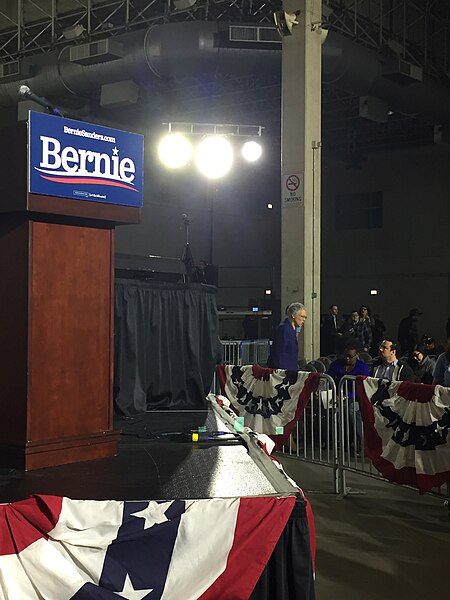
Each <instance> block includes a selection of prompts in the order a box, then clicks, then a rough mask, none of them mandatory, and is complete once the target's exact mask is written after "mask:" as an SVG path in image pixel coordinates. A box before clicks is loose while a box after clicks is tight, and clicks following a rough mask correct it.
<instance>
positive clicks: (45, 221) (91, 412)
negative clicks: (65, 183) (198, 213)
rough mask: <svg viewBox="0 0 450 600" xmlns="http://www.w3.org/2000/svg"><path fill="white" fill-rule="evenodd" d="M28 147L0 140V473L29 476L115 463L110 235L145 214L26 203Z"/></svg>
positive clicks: (18, 139)
mask: <svg viewBox="0 0 450 600" xmlns="http://www.w3.org/2000/svg"><path fill="white" fill-rule="evenodd" d="M51 118H52V119H54V118H57V117H51ZM27 140H28V137H27V124H21V125H17V126H15V127H12V128H10V129H9V130H8V131H6V130H3V131H2V132H1V141H0V144H1V149H0V175H1V177H0V280H1V282H2V291H1V294H0V342H1V346H0V353H1V354H0V356H1V359H0V374H1V381H2V386H1V387H2V390H1V393H0V414H1V419H0V466H3V467H14V468H19V469H24V470H32V469H38V468H41V467H48V466H54V465H60V464H66V463H71V462H78V461H85V460H92V459H96V458H103V457H108V456H113V455H114V454H116V453H117V443H118V437H119V433H118V432H116V431H114V430H113V402H112V381H113V286H114V228H115V226H116V224H125V223H139V222H140V218H141V209H140V208H137V207H134V206H120V205H117V204H107V203H101V202H89V201H86V200H78V199H72V198H62V197H54V196H45V195H39V194H32V193H30V192H29V191H28V176H29V173H28V170H29V169H28V166H27V164H28V160H27V152H28V149H27Z"/></svg>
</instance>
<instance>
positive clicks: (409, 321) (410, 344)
mask: <svg viewBox="0 0 450 600" xmlns="http://www.w3.org/2000/svg"><path fill="white" fill-rule="evenodd" d="M421 314H422V313H421V312H420V310H419V309H418V308H411V310H410V311H409V315H408V316H407V317H405V318H404V319H402V320H401V321H400V323H399V326H398V336H397V337H398V341H399V343H400V352H401V355H402V356H407V355H408V354H410V353H411V352H412V351H413V350H414V348H415V347H416V346H417V343H418V341H419V334H418V332H417V323H418V321H419V317H420V315H421Z"/></svg>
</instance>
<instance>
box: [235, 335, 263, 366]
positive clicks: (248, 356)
mask: <svg viewBox="0 0 450 600" xmlns="http://www.w3.org/2000/svg"><path fill="white" fill-rule="evenodd" d="M269 352H270V340H267V339H266V340H243V341H242V342H241V344H240V349H239V353H240V360H241V362H240V364H241V365H265V364H267V359H268V358H269Z"/></svg>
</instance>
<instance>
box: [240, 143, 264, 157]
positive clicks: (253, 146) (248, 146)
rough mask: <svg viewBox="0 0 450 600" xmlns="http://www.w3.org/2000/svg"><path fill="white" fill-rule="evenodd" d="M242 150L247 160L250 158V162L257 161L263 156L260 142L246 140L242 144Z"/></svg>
mask: <svg viewBox="0 0 450 600" xmlns="http://www.w3.org/2000/svg"><path fill="white" fill-rule="evenodd" d="M241 152H242V156H243V157H244V158H245V160H248V162H255V161H256V160H258V159H259V158H261V154H262V148H261V144H258V142H245V144H244V145H243V146H242V150H241Z"/></svg>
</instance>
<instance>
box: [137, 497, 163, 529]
mask: <svg viewBox="0 0 450 600" xmlns="http://www.w3.org/2000/svg"><path fill="white" fill-rule="evenodd" d="M171 504H172V503H171V502H163V503H161V504H154V503H153V502H149V504H148V506H147V508H144V509H143V510H140V511H138V512H135V513H131V514H130V516H131V517H137V518H139V519H144V520H145V522H144V529H149V528H150V527H153V525H160V524H161V523H167V521H168V520H169V519H168V518H167V517H166V514H165V513H166V511H167V509H168V508H169V506H170V505H171Z"/></svg>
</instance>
